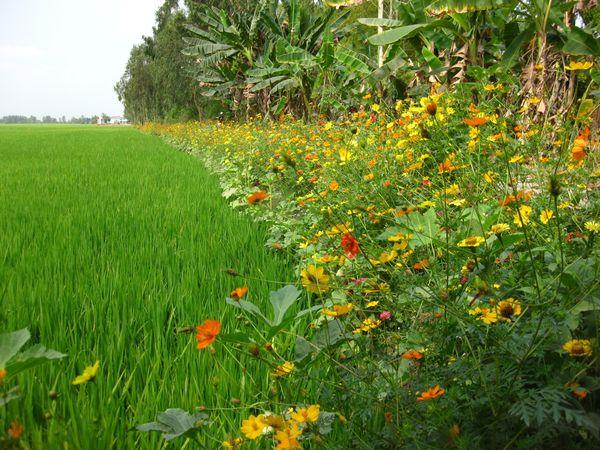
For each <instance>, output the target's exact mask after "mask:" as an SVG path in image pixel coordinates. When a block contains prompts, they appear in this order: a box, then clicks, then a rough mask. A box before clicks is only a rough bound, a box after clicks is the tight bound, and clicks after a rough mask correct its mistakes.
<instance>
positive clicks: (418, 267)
mask: <svg viewBox="0 0 600 450" xmlns="http://www.w3.org/2000/svg"><path fill="white" fill-rule="evenodd" d="M427 267H429V260H428V259H427V258H425V259H422V260H421V261H419V262H416V263H414V264H413V269H415V270H423V269H426V268H427Z"/></svg>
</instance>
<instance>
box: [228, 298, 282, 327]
mask: <svg viewBox="0 0 600 450" xmlns="http://www.w3.org/2000/svg"><path fill="white" fill-rule="evenodd" d="M225 302H226V303H227V304H228V305H231V306H235V307H236V308H240V309H243V310H244V311H246V312H248V313H250V314H251V315H253V316H255V317H258V318H259V319H261V320H262V321H263V322H265V323H266V324H267V325H271V321H270V320H269V319H267V318H266V317H265V316H264V315H263V313H262V312H261V310H260V309H259V308H258V306H256V305H255V304H254V303H250V302H248V301H246V300H234V299H232V298H229V297H227V298H226V299H225Z"/></svg>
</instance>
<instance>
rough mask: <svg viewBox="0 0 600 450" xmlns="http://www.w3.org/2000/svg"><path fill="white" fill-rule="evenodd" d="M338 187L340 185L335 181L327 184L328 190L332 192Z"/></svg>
mask: <svg viewBox="0 0 600 450" xmlns="http://www.w3.org/2000/svg"><path fill="white" fill-rule="evenodd" d="M339 187H340V185H339V184H338V182H337V181H335V180H334V181H332V182H331V183H329V189H330V190H332V191H337V190H338V188H339Z"/></svg>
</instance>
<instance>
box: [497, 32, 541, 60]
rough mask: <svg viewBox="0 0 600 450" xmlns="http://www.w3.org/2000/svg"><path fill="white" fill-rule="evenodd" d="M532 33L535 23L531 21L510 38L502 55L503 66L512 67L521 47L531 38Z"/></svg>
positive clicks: (517, 58)
mask: <svg viewBox="0 0 600 450" xmlns="http://www.w3.org/2000/svg"><path fill="white" fill-rule="evenodd" d="M534 34H535V24H533V23H532V24H531V25H529V26H528V27H527V28H525V29H524V30H523V31H521V32H520V33H519V34H518V35H517V36H516V37H515V38H514V39H513V40H512V42H511V43H510V44H509V45H508V47H506V50H505V51H504V54H503V55H502V64H503V65H504V66H505V67H512V66H513V65H514V64H515V62H517V61H518V60H519V54H520V52H521V48H522V47H523V45H524V44H525V43H526V42H529V41H530V40H531V38H533V36H534Z"/></svg>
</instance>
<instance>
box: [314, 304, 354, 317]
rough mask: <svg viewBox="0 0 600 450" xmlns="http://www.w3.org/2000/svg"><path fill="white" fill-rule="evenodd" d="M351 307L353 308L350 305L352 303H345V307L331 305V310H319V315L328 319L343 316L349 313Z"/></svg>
mask: <svg viewBox="0 0 600 450" xmlns="http://www.w3.org/2000/svg"><path fill="white" fill-rule="evenodd" d="M353 307H354V306H353V305H352V303H347V304H345V305H333V308H332V309H327V308H323V309H322V310H321V314H325V315H326V316H329V317H340V316H345V315H346V314H348V313H349V312H350V311H352V308H353Z"/></svg>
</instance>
